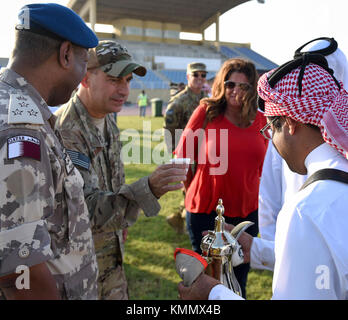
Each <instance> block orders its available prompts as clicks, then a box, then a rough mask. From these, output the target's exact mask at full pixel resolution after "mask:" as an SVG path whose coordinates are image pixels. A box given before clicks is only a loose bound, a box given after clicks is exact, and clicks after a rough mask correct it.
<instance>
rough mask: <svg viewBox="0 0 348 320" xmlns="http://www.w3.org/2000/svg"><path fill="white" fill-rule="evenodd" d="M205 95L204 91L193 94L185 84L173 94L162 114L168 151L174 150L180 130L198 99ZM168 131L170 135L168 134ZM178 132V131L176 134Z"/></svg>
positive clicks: (196, 105)
mask: <svg viewBox="0 0 348 320" xmlns="http://www.w3.org/2000/svg"><path fill="white" fill-rule="evenodd" d="M204 97H206V95H205V93H204V91H201V93H200V94H195V93H193V92H192V90H191V89H190V88H189V87H188V86H186V88H185V89H184V90H182V91H180V92H179V93H178V94H176V95H175V96H173V97H172V98H171V99H170V100H169V103H168V106H167V109H166V113H165V115H164V128H165V129H167V130H168V131H169V132H168V131H165V141H166V144H167V149H168V152H172V151H174V150H175V148H176V145H177V144H178V142H179V139H180V136H181V132H182V131H183V130H184V129H185V127H186V125H187V122H188V121H189V119H190V117H191V115H192V113H193V111H194V110H195V109H196V108H197V107H198V105H199V101H200V100H201V99H202V98H204ZM176 129H181V130H182V131H177V138H175V130H176ZM169 133H170V135H169ZM178 133H180V134H179V135H178Z"/></svg>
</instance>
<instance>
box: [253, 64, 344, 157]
mask: <svg viewBox="0 0 348 320" xmlns="http://www.w3.org/2000/svg"><path fill="white" fill-rule="evenodd" d="M300 69H301V67H298V68H296V69H294V70H292V71H291V72H290V73H288V74H287V75H285V76H284V77H283V78H282V79H281V80H280V81H279V82H277V83H276V85H275V86H274V88H271V86H270V85H269V83H268V80H267V77H269V76H270V74H271V73H272V72H273V70H272V71H270V72H268V73H267V74H263V75H262V76H261V77H260V79H259V82H258V86H257V92H258V94H259V96H260V98H261V99H263V100H264V101H265V116H287V117H290V118H292V119H294V120H296V121H299V122H301V123H310V124H313V125H315V126H318V127H319V128H320V130H321V134H322V136H323V138H324V140H325V142H327V143H328V144H329V145H331V146H332V147H333V148H335V149H336V150H338V151H339V152H340V153H342V154H343V155H344V157H345V158H346V159H348V92H347V91H345V90H344V86H343V83H342V82H340V83H341V89H339V88H338V86H337V85H336V83H335V81H334V80H333V78H332V77H331V75H330V74H329V73H328V72H327V71H326V70H325V69H323V68H322V67H320V66H318V65H316V64H313V63H311V64H309V65H307V66H306V69H305V71H304V75H303V79H302V93H301V96H300V95H299V89H298V88H299V86H298V77H299V73H300Z"/></svg>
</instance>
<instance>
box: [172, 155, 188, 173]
mask: <svg viewBox="0 0 348 320" xmlns="http://www.w3.org/2000/svg"><path fill="white" fill-rule="evenodd" d="M190 162H191V159H190V158H174V159H170V160H169V163H175V164H184V163H185V164H190ZM187 171H188V168H187V169H186V172H187Z"/></svg>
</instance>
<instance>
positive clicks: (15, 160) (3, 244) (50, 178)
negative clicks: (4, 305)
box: [0, 69, 98, 299]
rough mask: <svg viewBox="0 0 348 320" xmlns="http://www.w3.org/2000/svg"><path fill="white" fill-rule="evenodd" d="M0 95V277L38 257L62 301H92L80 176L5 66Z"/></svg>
mask: <svg viewBox="0 0 348 320" xmlns="http://www.w3.org/2000/svg"><path fill="white" fill-rule="evenodd" d="M0 98H1V100H0V189H1V193H0V276H5V275H8V274H11V273H15V271H16V268H17V266H19V265H26V266H27V267H31V266H34V265H37V264H40V263H43V262H45V263H46V265H47V267H48V268H49V270H50V272H51V274H52V275H53V277H54V279H55V280H56V282H57V287H58V290H59V292H60V295H61V298H62V299H97V275H98V268H97V261H96V256H95V252H94V245H93V239H92V233H91V229H90V221H89V217H88V210H87V207H86V203H85V201H84V196H83V190H82V187H83V179H82V177H81V175H80V173H79V171H78V170H77V169H76V168H75V167H74V165H73V164H72V162H71V159H70V158H69V156H68V155H67V154H66V152H65V150H64V149H63V147H62V144H61V140H60V138H59V137H58V136H56V135H55V134H54V131H53V127H54V121H55V116H53V115H52V114H51V112H50V111H49V109H48V106H47V104H46V103H45V101H44V100H43V99H42V98H41V96H40V95H39V93H38V92H37V91H36V89H35V88H33V87H32V86H31V85H30V84H28V83H27V82H26V80H25V79H24V78H23V77H21V76H20V75H18V74H17V73H15V72H14V71H12V70H10V69H3V70H2V71H1V72H0ZM28 145H29V147H30V146H32V147H33V148H29V149H28V148H27V147H28ZM21 148H22V149H21ZM21 155H22V156H21Z"/></svg>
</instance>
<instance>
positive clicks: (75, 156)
mask: <svg viewBox="0 0 348 320" xmlns="http://www.w3.org/2000/svg"><path fill="white" fill-rule="evenodd" d="M66 152H67V153H68V155H69V157H70V159H71V161H72V163H73V164H74V165H75V166H80V167H82V168H84V169H87V170H88V169H89V166H90V163H91V160H90V159H89V158H88V157H87V156H86V155H84V154H83V153H81V152H78V151H75V150H69V149H66Z"/></svg>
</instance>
